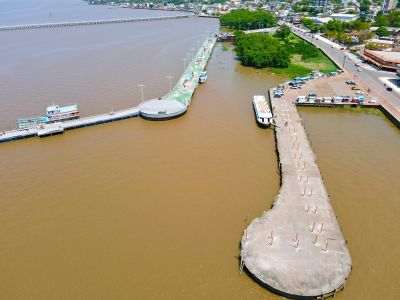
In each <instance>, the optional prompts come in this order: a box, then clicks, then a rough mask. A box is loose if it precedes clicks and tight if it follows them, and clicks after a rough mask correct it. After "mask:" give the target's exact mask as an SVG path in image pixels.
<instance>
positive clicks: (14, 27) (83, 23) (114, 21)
mask: <svg viewBox="0 0 400 300" xmlns="http://www.w3.org/2000/svg"><path fill="white" fill-rule="evenodd" d="M191 16H192V15H182V16H161V17H149V18H129V19H111V20H93V21H76V22H61V23H43V24H26V25H10V26H0V31H11V30H24V29H41V28H56V27H75V26H88V25H105V24H120V23H134V22H146V21H159V20H169V19H182V18H189V17H191Z"/></svg>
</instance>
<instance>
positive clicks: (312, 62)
mask: <svg viewBox="0 0 400 300" xmlns="http://www.w3.org/2000/svg"><path fill="white" fill-rule="evenodd" d="M301 41H302V40H301V39H300V38H298V37H297V36H295V35H294V34H290V36H289V37H288V38H286V39H285V40H284V41H282V42H281V43H282V44H283V45H285V48H286V49H291V51H290V52H291V59H290V63H289V65H288V67H287V68H271V67H268V68H265V69H266V70H267V71H268V72H271V73H275V74H282V75H287V76H290V77H294V76H305V75H308V74H309V73H310V72H311V71H313V70H319V71H321V72H323V73H329V72H332V71H336V70H337V69H338V67H337V66H336V65H335V64H334V63H333V62H332V61H331V60H330V59H329V58H328V57H327V56H326V55H325V54H324V53H323V52H322V51H321V50H319V49H317V51H316V55H315V56H313V57H309V58H306V59H305V58H303V53H302V50H301V49H298V47H296V46H297V45H298V44H299V43H300V42H301ZM306 43H308V42H306Z"/></svg>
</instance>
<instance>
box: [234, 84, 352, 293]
mask: <svg viewBox="0 0 400 300" xmlns="http://www.w3.org/2000/svg"><path fill="white" fill-rule="evenodd" d="M271 93H272V91H270V94H271ZM288 94H289V95H285V96H283V97H282V98H275V99H274V98H272V101H271V104H272V110H273V113H274V116H275V121H276V140H277V150H278V154H279V164H280V171H281V176H282V186H281V188H280V191H279V193H278V195H277V196H276V198H275V201H274V205H273V208H272V209H271V210H269V211H267V212H264V214H263V215H262V216H261V217H259V218H257V219H255V220H253V221H252V222H251V224H250V225H249V227H248V228H247V229H246V230H245V232H244V235H243V237H242V241H241V267H246V269H247V271H248V272H249V273H250V275H251V276H252V277H253V278H254V279H255V280H256V281H257V282H259V283H260V284H261V285H263V286H265V287H266V288H268V289H270V290H272V291H273V292H275V293H277V294H280V295H283V296H285V297H288V298H294V299H322V298H325V297H327V296H329V295H334V294H335V293H336V292H337V291H338V290H340V289H342V288H343V287H344V284H345V282H346V279H347V278H348V276H349V275H350V271H351V268H352V262H351V257H350V254H349V252H348V250H347V246H346V241H345V240H344V238H343V236H342V233H341V230H340V227H339V224H338V222H337V220H336V216H335V213H334V211H333V208H332V206H331V204H330V201H329V197H328V194H327V192H326V190H325V186H324V183H323V180H322V177H321V174H320V171H319V169H318V166H317V163H316V161H315V155H314V153H313V151H312V149H311V146H310V144H309V141H308V138H307V134H306V132H305V130H304V127H303V125H302V119H301V118H300V115H299V114H298V112H297V108H296V106H295V104H294V100H295V98H293V97H291V96H290V94H291V93H288Z"/></svg>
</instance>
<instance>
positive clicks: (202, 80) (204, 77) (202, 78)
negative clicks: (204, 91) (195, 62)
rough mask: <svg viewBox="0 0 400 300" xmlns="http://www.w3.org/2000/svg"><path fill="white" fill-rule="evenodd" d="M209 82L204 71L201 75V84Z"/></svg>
mask: <svg viewBox="0 0 400 300" xmlns="http://www.w3.org/2000/svg"><path fill="white" fill-rule="evenodd" d="M206 80H207V71H203V72H201V73H200V77H199V82H200V83H204V82H206Z"/></svg>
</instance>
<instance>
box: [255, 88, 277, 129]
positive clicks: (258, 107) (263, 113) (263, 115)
mask: <svg viewBox="0 0 400 300" xmlns="http://www.w3.org/2000/svg"><path fill="white" fill-rule="evenodd" d="M253 108H254V112H255V115H256V120H257V123H258V125H260V126H261V127H269V126H270V125H271V123H272V121H273V117H272V112H271V109H270V107H269V104H268V102H267V99H266V98H265V97H264V96H254V97H253Z"/></svg>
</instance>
